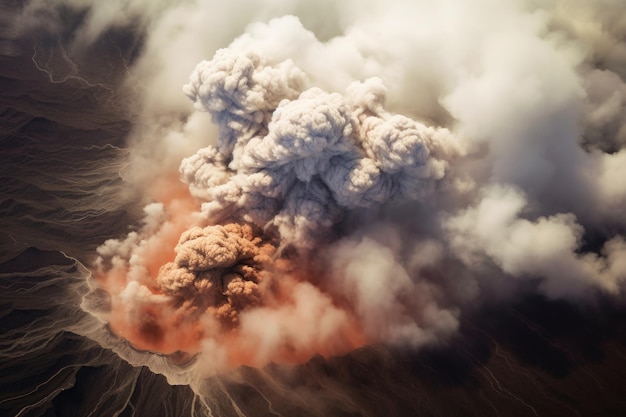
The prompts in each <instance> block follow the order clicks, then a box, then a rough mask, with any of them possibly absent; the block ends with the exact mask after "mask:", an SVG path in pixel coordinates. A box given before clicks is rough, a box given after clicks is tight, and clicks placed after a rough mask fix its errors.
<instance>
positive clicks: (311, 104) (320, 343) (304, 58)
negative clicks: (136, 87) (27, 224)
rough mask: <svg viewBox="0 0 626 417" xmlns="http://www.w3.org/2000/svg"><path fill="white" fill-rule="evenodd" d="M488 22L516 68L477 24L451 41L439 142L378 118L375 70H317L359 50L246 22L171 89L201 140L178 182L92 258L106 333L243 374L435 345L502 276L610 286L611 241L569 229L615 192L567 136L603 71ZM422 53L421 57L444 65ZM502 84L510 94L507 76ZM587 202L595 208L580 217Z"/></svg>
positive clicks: (534, 24) (620, 272) (293, 22)
mask: <svg viewBox="0 0 626 417" xmlns="http://www.w3.org/2000/svg"><path fill="white" fill-rule="evenodd" d="M498 10H499V12H500V13H502V15H503V16H508V18H509V19H511V20H512V21H515V22H516V23H518V24H519V25H520V27H521V28H522V29H520V31H518V32H516V33H515V34H509V33H508V32H507V33H505V34H504V35H502V36H504V38H505V39H506V37H507V36H509V37H511V39H510V41H511V42H513V41H515V42H517V43H518V44H519V46H520V48H521V49H520V50H521V54H522V55H521V56H522V57H523V55H524V53H527V54H528V55H529V56H531V57H533V58H534V59H535V62H534V65H533V66H532V67H529V66H528V65H527V63H526V62H525V61H522V60H521V59H522V58H519V59H518V58H517V57H510V59H507V60H502V61H493V56H495V55H496V54H499V53H501V42H502V40H501V39H500V36H498V37H493V36H492V35H491V32H489V31H486V32H484V33H480V34H479V35H478V36H480V37H483V38H482V40H481V42H484V43H483V44H480V43H479V44H477V45H466V47H467V51H466V52H467V53H471V52H472V50H473V48H479V50H480V53H481V54H482V56H483V58H482V59H481V60H479V61H478V63H476V64H475V65H477V67H476V68H474V69H473V71H474V72H475V73H474V74H473V75H470V74H469V73H468V74H463V75H460V74H456V75H454V74H451V73H447V74H446V73H445V71H449V70H450V68H448V67H447V65H448V64H447V63H445V62H441V63H439V64H438V65H442V70H444V71H443V73H442V74H443V75H442V80H441V82H442V83H443V86H442V87H441V88H442V91H441V92H440V94H442V95H443V97H442V98H441V99H440V100H439V102H440V103H441V105H443V106H444V108H443V109H441V108H440V109H439V110H438V111H433V112H431V116H434V118H435V119H440V120H443V121H445V120H449V119H456V124H452V127H453V129H452V130H450V129H449V128H445V127H439V126H437V125H436V124H433V123H432V122H426V121H420V120H416V119H413V118H411V117H408V116H406V115H403V114H401V113H394V112H392V111H390V110H388V109H387V107H386V106H387V104H386V102H387V99H388V95H389V94H390V90H389V89H388V88H387V87H386V85H385V78H388V79H390V80H391V81H392V82H393V77H390V76H389V74H387V73H386V72H385V71H384V70H383V69H382V68H378V70H377V71H369V70H370V69H371V68H374V67H372V65H365V64H364V66H363V68H362V70H360V71H361V73H362V78H361V79H358V78H357V79H352V80H351V79H350V78H349V77H344V78H345V79H343V80H342V83H341V84H340V83H339V82H337V81H333V80H330V79H328V78H327V77H326V76H325V74H324V72H323V71H321V70H319V68H316V64H315V62H316V61H315V59H323V58H324V57H330V56H333V54H336V53H337V50H340V51H344V52H345V53H348V52H349V53H352V54H357V52H358V54H361V56H360V57H357V58H354V59H355V60H357V61H358V60H359V59H361V60H366V57H365V52H364V51H363V50H362V48H365V46H364V45H363V44H362V43H363V42H365V43H367V42H366V41H365V40H364V39H362V38H360V37H359V36H356V35H351V34H349V35H345V36H344V37H339V38H337V39H336V41H334V42H329V43H327V44H325V43H323V42H321V41H319V40H318V39H316V38H315V36H314V35H313V34H312V33H311V32H309V31H308V30H306V29H305V28H304V27H303V26H302V24H301V23H300V21H299V20H298V19H297V18H295V17H293V16H286V17H283V18H280V19H274V20H271V21H270V22H269V23H267V24H255V25H252V26H250V28H249V29H248V32H247V33H246V34H244V35H243V36H241V37H240V38H238V39H236V40H235V41H233V42H232V44H231V45H230V46H229V47H228V48H222V49H218V50H217V51H216V52H215V53H214V56H213V58H212V59H211V60H209V61H202V62H200V63H199V64H197V66H196V67H195V69H194V70H193V71H192V73H191V75H190V77H189V81H188V82H187V83H186V84H185V85H184V86H183V88H182V90H183V92H184V94H185V95H186V96H187V97H188V98H189V99H190V100H191V101H192V102H193V105H194V108H195V110H196V112H197V113H196V114H201V113H208V114H209V115H210V117H211V121H212V122H213V123H214V125H215V126H217V129H218V130H217V141H216V142H214V143H213V144H209V145H208V146H203V147H201V148H200V149H199V150H197V151H196V153H195V154H194V155H191V156H188V157H186V158H184V159H183V161H182V163H181V164H180V167H179V171H180V178H181V180H182V183H183V184H184V185H186V187H185V188H181V186H182V184H178V185H174V183H172V182H171V180H168V181H164V182H163V185H161V186H159V185H155V184H152V185H151V187H150V189H151V190H153V191H151V193H152V194H153V195H154V196H155V198H156V200H157V203H153V204H152V205H150V206H148V207H147V208H146V213H147V214H146V219H145V220H144V227H143V228H142V229H141V230H139V231H134V232H131V233H130V234H129V235H128V236H127V237H126V238H122V239H118V240H110V241H107V242H106V243H105V244H104V245H102V246H101V247H100V249H99V250H98V251H99V254H100V256H99V258H98V261H97V262H96V266H97V268H96V278H97V279H96V286H98V287H102V288H104V289H105V291H106V293H108V296H109V297H110V305H111V307H110V311H106V312H103V313H102V314H103V318H104V319H105V321H107V322H108V323H109V326H110V328H111V330H112V331H113V332H114V333H116V334H118V335H120V336H121V337H123V338H125V339H126V340H128V341H129V342H130V343H131V345H133V346H134V347H136V348H138V349H145V350H150V351H155V352H160V353H166V354H173V353H175V352H185V353H187V354H195V353H202V354H206V352H211V353H210V354H209V355H210V356H211V357H214V358H215V357H218V358H220V359H219V360H217V361H211V360H207V363H213V362H214V363H215V366H218V365H217V364H218V363H219V364H220V365H219V366H222V367H223V366H226V367H231V366H236V365H239V364H252V365H255V366H262V365H265V364H267V363H268V362H270V361H272V362H293V361H302V360H306V359H308V358H310V357H311V356H312V355H315V354H324V355H336V354H342V353H346V352H348V351H350V350H352V349H354V348H356V347H358V346H361V345H363V344H371V343H377V342H384V343H386V344H392V345H393V344H398V345H407V344H408V345H411V346H417V345H421V344H424V343H429V342H434V341H439V340H442V339H444V338H445V337H446V336H448V335H450V334H452V333H453V332H454V330H455V329H456V328H457V327H458V318H459V311H460V309H461V308H462V307H463V305H464V304H466V303H471V302H472V300H473V299H475V298H476V297H478V296H480V292H479V288H480V287H485V288H491V289H490V291H496V293H506V292H507V291H509V289H510V288H511V287H512V285H511V283H510V280H509V279H507V277H509V278H519V279H520V280H521V281H524V280H528V279H530V280H538V281H537V288H538V290H539V291H540V292H542V293H543V294H545V295H547V296H549V297H562V296H563V297H571V298H581V297H583V296H584V294H585V293H586V292H588V291H589V289H590V288H598V289H600V290H603V291H607V292H610V293H619V292H620V291H621V285H622V284H621V283H622V280H623V277H624V272H625V266H624V264H623V261H621V259H623V257H624V255H625V254H626V244H624V240H623V239H622V238H621V237H620V236H619V235H615V236H610V237H608V238H606V239H605V242H604V244H603V247H602V249H601V250H600V251H599V252H589V253H585V252H582V251H581V250H580V249H581V245H582V241H583V234H584V230H585V226H584V225H583V223H586V224H597V223H598V222H600V223H601V222H602V221H603V220H602V218H603V217H604V218H608V219H611V221H617V222H618V223H620V222H621V221H622V219H621V218H619V217H620V215H619V214H617V213H616V212H615V207H616V206H615V204H617V201H618V200H615V199H616V198H618V199H619V198H621V197H618V196H621V195H623V193H622V190H621V189H615V188H614V185H610V184H613V183H612V182H611V181H612V180H611V178H613V177H614V176H615V175H618V174H617V172H618V171H620V168H619V167H617V165H616V164H615V163H613V162H612V161H614V160H615V161H616V160H618V159H621V157H622V155H621V153H620V152H618V153H615V154H603V153H600V152H599V151H598V150H595V149H593V146H594V144H593V143H591V144H590V145H589V146H590V148H591V149H590V150H588V151H584V150H583V149H582V148H581V147H580V146H579V145H578V143H577V134H576V129H577V128H578V125H579V124H578V122H577V120H578V119H577V114H578V112H579V109H581V108H583V107H584V106H583V103H582V98H583V97H584V82H583V81H581V80H588V81H585V82H588V84H587V85H588V86H593V85H596V84H598V83H600V84H602V83H603V81H602V80H601V79H600V78H602V77H603V76H600V75H599V74H598V73H597V71H596V70H592V71H586V67H585V65H583V62H584V57H583V56H581V54H580V52H578V51H577V50H576V44H575V42H574V41H571V42H572V43H570V44H569V45H568V46H567V47H561V45H560V44H559V43H558V42H556V41H555V40H553V39H551V38H542V37H541V34H540V30H539V29H540V28H541V27H542V26H541V25H540V23H542V24H545V22H543V21H542V20H541V19H539V18H538V17H537V16H535V15H527V14H524V13H522V12H521V11H520V10H517V9H515V8H508V7H502V8H498ZM488 24H489V25H493V26H494V27H493V28H492V29H493V30H494V31H496V32H497V31H498V30H500V29H498V28H499V26H498V25H499V23H497V22H494V21H489V22H488ZM554 24H557V23H554ZM286 35H288V38H290V39H292V41H290V42H291V44H288V43H286V42H287V41H286V39H285V36H286ZM575 35H576V34H575V33H573V34H572V36H575ZM441 42H443V43H442V46H441V47H442V49H441V50H438V51H433V52H432V53H433V54H434V56H437V57H440V58H441V59H443V58H444V56H442V55H441V54H445V53H448V52H447V49H446V48H449V45H447V44H446V42H447V40H446V39H443V40H441ZM481 45H482V46H481ZM368 47H369V48H371V50H370V53H371V54H372V56H377V54H382V51H378V52H373V51H376V46H375V45H374V44H369V45H368ZM360 48H361V49H360ZM480 48H482V49H480ZM289 51H291V52H292V53H293V59H292V58H291V57H290V56H289V54H288V52H289ZM358 54H357V55H358ZM313 57H315V59H314V58H313ZM445 58H446V59H449V58H451V57H449V56H445ZM462 58H463V54H459V56H458V57H455V58H454V59H459V60H460V61H459V62H458V63H459V65H460V64H463V60H462ZM524 59H527V58H524ZM364 62H365V61H364ZM341 65H342V64H340V66H339V69H341V68H342V67H341ZM463 65H466V64H463ZM307 69H308V71H310V72H308V71H307ZM469 70H470V68H469V67H468V71H469ZM332 71H334V70H332ZM377 72H379V73H380V75H382V77H379V76H376V73H377ZM337 73H338V74H341V71H339V70H337ZM369 73H371V74H369ZM518 73H519V74H518ZM516 74H517V76H519V77H521V79H522V80H524V82H525V83H527V84H528V85H527V86H526V87H525V90H524V91H526V92H524V91H517V89H520V88H521V87H518V86H517V85H516V84H517V82H516V81H515V80H514V79H511V80H508V81H507V79H508V78H510V77H513V76H516ZM338 78H339V79H341V77H338ZM610 80H613V81H615V79H614V77H613V78H611V77H609V78H607V82H613V81H610ZM548 90H550V91H551V93H550V94H549V95H546V96H543V94H544V93H545V92H546V91H548ZM180 94H182V93H180ZM394 94H396V97H395V98H394V100H395V101H396V102H398V101H399V100H400V101H401V99H402V98H401V97H400V98H398V97H397V94H398V93H397V91H395V92H394ZM594 97H595V98H594V99H593V100H592V101H591V102H589V103H588V104H587V106H591V107H593V106H594V104H593V103H597V102H598V100H601V99H600V96H598V93H595V95H594ZM470 99H471V100H472V102H468V100H470ZM499 103H507V105H506V106H504V107H503V109H500V107H502V106H501V104H499ZM538 106H539V109H537V107H538ZM594 111H595V113H594V114H596V116H593V117H592V116H590V117H591V119H589V123H590V127H589V129H591V128H592V126H594V123H597V120H598V117H600V116H598V115H597V113H598V112H599V111H600V110H594ZM438 113H439V114H438ZM444 113H447V116H445V115H443V114H444ZM487 115H488V117H487ZM194 117H196V116H195V114H192V113H190V114H189V116H188V119H189V120H190V122H189V123H190V124H191V120H193V119H194ZM527 127H528V128H527ZM183 129H188V128H187V127H184V128H183ZM590 137H591V136H589V138H590ZM589 140H591V139H589ZM600 146H606V145H602V144H600ZM489 170H490V171H491V173H489ZM583 170H585V171H587V173H586V174H585V173H583ZM159 175H164V174H159ZM168 175H169V174H168ZM556 184H559V185H558V188H557V190H556V191H554V192H547V191H546V190H548V189H550V190H552V189H553V187H554V186H556ZM171 188H175V189H178V191H176V192H172V191H171V190H170V189H171ZM155 190H157V192H155ZM158 190H160V191H158ZM568 190H572V191H571V193H567V192H566V191H568ZM590 196H593V197H594V198H597V199H600V200H604V201H607V202H609V204H607V205H606V206H605V207H603V208H597V209H595V208H594V209H590V208H588V207H585V206H584V205H582V204H581V203H580V201H581V200H580V198H589V197H590ZM528 205H531V207H533V208H531V209H525V207H527V206H528ZM407 209H409V210H412V213H415V214H410V212H409V213H407V212H406V210H407ZM403 210H404V213H403V214H400V213H402V211H403ZM525 210H530V211H525ZM602 210H605V211H602ZM396 213H397V214H396ZM417 213H419V214H417ZM416 216H418V217H416ZM579 216H580V217H579ZM581 221H582V222H583V223H581ZM403 228H406V229H407V230H414V231H415V232H416V233H413V234H411V235H407V234H406V232H405V231H403V230H402V229H403ZM464 269H465V270H469V271H472V272H470V273H467V272H463V273H460V272H459V271H462V270H464ZM479 271H480V272H479ZM482 271H485V272H482ZM455 275H458V277H457V278H453V276H455ZM485 277H488V278H485ZM296 318H297V319H296ZM208 367H209V368H210V367H211V366H208Z"/></svg>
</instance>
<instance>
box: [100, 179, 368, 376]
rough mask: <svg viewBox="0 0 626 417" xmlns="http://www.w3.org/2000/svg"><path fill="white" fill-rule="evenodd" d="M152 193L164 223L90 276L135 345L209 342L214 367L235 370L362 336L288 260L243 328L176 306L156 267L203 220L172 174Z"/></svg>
mask: <svg viewBox="0 0 626 417" xmlns="http://www.w3.org/2000/svg"><path fill="white" fill-rule="evenodd" d="M149 191H150V195H151V196H152V197H153V198H154V199H155V200H157V201H160V202H161V203H163V205H164V207H165V208H166V212H167V214H168V219H167V221H166V222H165V223H164V224H163V225H162V226H161V227H160V228H159V229H158V231H157V232H156V233H154V234H153V235H151V236H149V237H146V238H145V239H144V240H143V241H142V244H141V246H139V247H136V248H134V250H133V260H132V265H129V263H130V262H114V263H113V265H112V267H111V268H110V269H108V270H106V271H105V270H98V271H95V274H94V275H95V276H96V278H97V281H98V283H99V285H100V286H101V287H102V288H103V289H105V290H106V291H107V292H108V293H109V294H110V295H111V311H110V313H108V314H107V317H104V319H105V320H106V321H107V322H108V323H109V327H110V329H111V331H112V332H114V333H115V334H117V335H118V336H120V337H122V338H124V339H126V340H127V341H128V342H129V343H130V344H131V345H132V346H134V347H135V348H137V349H139V350H147V351H153V352H158V353H163V354H173V353H176V352H185V353H188V354H195V353H198V352H201V351H202V350H203V343H204V342H206V341H207V340H211V341H212V343H213V345H217V346H218V347H219V349H220V351H221V352H222V354H221V358H220V360H221V361H222V362H223V363H221V364H219V366H220V367H223V368H232V367H236V366H238V365H250V366H263V365H265V364H267V363H269V362H277V363H302V362H304V361H306V360H308V359H310V358H311V357H312V356H314V355H316V354H320V355H324V356H331V355H339V354H344V353H347V352H349V351H351V350H354V349H355V348H357V347H359V346H362V345H364V344H365V343H366V342H367V340H366V337H365V336H364V334H363V331H362V330H361V326H360V325H359V323H358V322H357V320H356V319H355V317H354V315H353V314H352V313H351V312H350V311H349V309H346V308H340V307H338V306H337V303H335V302H333V301H332V299H331V298H330V297H329V296H328V295H327V294H325V293H323V292H322V291H321V290H319V289H318V288H317V287H314V286H313V285H312V284H310V282H309V281H310V280H308V279H307V277H306V272H303V271H302V269H304V268H303V267H302V265H299V268H300V269H301V272H300V273H298V272H297V271H294V270H293V269H294V268H293V263H292V262H288V261H285V260H279V261H277V262H274V264H273V266H272V269H273V271H271V272H268V274H267V275H268V276H269V278H270V280H271V285H269V284H268V285H265V286H264V287H263V288H265V290H266V291H264V294H263V296H262V297H263V299H262V305H261V306H260V307H253V308H251V309H248V310H245V309H244V311H243V313H242V314H243V315H245V318H243V323H242V326H241V327H235V328H228V329H225V328H223V327H222V326H220V324H219V323H218V322H217V321H216V320H215V319H214V318H213V317H211V315H210V314H209V313H206V312H202V311H195V312H193V310H192V312H193V313H192V314H189V310H187V309H185V308H180V307H181V306H180V305H174V302H173V300H172V298H171V297H169V296H167V295H165V294H163V293H162V292H161V291H160V290H159V289H158V286H157V285H156V279H157V276H158V274H159V269H160V268H161V267H162V266H163V265H165V264H166V263H168V262H173V261H174V258H175V255H176V254H175V251H174V247H175V246H176V244H177V243H178V240H179V237H180V235H181V233H183V232H184V231H185V230H187V229H189V228H190V227H192V226H201V224H200V223H201V221H200V220H199V219H200V217H199V216H198V213H197V209H198V202H197V201H195V200H194V199H193V198H192V197H191V196H190V195H189V192H188V190H187V187H186V186H185V185H184V184H182V183H181V182H180V181H178V179H175V178H168V179H164V180H161V181H158V182H156V183H155V186H154V188H153V189H151V190H149ZM270 287H271V290H269V289H268V288H270ZM257 322H258V325H257ZM266 327H267V328H266Z"/></svg>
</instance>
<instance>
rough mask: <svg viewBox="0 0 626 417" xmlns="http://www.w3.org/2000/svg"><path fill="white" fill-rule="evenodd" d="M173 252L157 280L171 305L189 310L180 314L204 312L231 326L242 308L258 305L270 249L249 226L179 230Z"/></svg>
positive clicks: (269, 245) (272, 249)
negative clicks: (172, 301)
mask: <svg viewBox="0 0 626 417" xmlns="http://www.w3.org/2000/svg"><path fill="white" fill-rule="evenodd" d="M174 250H175V252H176V258H175V259H174V261H173V262H168V263H167V264H165V265H163V266H162V267H161V269H160V271H159V275H158V276H157V279H156V284H157V288H158V289H159V290H161V291H163V292H164V293H165V294H167V295H169V296H171V297H173V298H174V303H175V304H177V305H178V304H180V305H182V306H183V308H188V309H193V310H191V311H185V312H184V313H185V314H187V315H189V316H194V315H198V314H197V312H203V311H208V312H210V313H211V314H212V315H213V316H215V317H216V318H217V319H218V320H219V321H220V322H221V323H223V324H224V325H225V326H235V325H236V324H237V323H238V319H239V317H238V315H239V312H240V311H241V310H243V309H244V308H252V307H255V306H257V305H259V304H260V301H261V295H260V288H259V286H260V285H261V284H262V281H263V274H264V268H267V266H269V264H270V262H271V256H272V254H273V252H274V250H275V248H274V247H273V246H272V245H271V244H269V243H264V242H262V240H261V238H259V237H257V236H254V234H253V230H252V228H251V227H250V226H248V225H239V224H227V225H224V226H220V225H217V226H207V227H205V228H200V227H194V228H191V229H189V230H187V231H185V232H183V234H182V235H181V237H180V241H179V242H178V245H176V247H175V249H174ZM194 310H195V312H194Z"/></svg>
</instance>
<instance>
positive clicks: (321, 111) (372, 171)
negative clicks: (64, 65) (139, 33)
mask: <svg viewBox="0 0 626 417" xmlns="http://www.w3.org/2000/svg"><path fill="white" fill-rule="evenodd" d="M305 83H306V80H305V78H304V74H303V73H302V71H300V70H299V69H297V68H296V67H294V65H293V63H291V62H290V61H284V62H280V63H278V64H276V66H275V67H274V66H269V65H268V64H266V63H264V62H263V61H262V59H261V58H260V57H258V56H256V55H253V54H251V53H249V54H247V55H244V56H240V55H238V54H237V52H232V51H230V50H227V49H222V50H220V51H218V52H217V54H216V55H215V57H214V58H213V60H212V61H210V62H203V63H201V64H199V65H198V67H196V69H195V71H194V73H193V74H192V76H191V81H190V83H189V84H187V85H185V87H184V91H185V93H186V94H187V95H188V96H189V97H190V98H191V99H192V100H193V101H194V103H195V104H196V106H198V107H200V108H201V109H204V110H206V111H208V112H210V113H211V115H212V116H213V120H214V121H215V122H216V123H217V124H218V125H219V126H220V141H219V144H218V146H217V148H214V147H212V146H210V147H208V148H204V149H201V150H200V151H199V152H198V153H196V155H194V156H193V157H190V158H187V159H185V160H184V161H183V162H182V164H181V172H182V174H183V179H184V180H185V181H186V182H187V183H188V184H189V185H190V189H191V190H192V193H193V194H194V195H195V196H197V197H200V198H203V199H206V200H208V202H206V203H204V204H203V212H204V214H205V215H206V216H207V218H208V219H210V220H211V221H220V220H222V219H225V218H235V219H241V220H244V221H249V222H253V223H255V224H257V225H258V226H260V227H263V228H266V227H268V226H272V227H275V228H276V229H277V230H278V233H279V235H280V237H281V241H282V243H288V244H292V245H294V246H297V247H312V246H314V245H315V244H316V243H318V240H319V239H320V238H321V237H322V236H323V235H324V234H325V233H326V231H327V229H329V228H330V227H331V226H332V225H333V224H335V223H336V222H337V221H338V220H339V219H340V217H341V215H342V214H343V213H344V212H345V210H349V209H355V208H360V207H372V206H375V205H380V204H382V203H384V202H388V201H390V200H397V199H400V200H405V199H411V200H419V199H423V198H425V197H427V196H428V195H430V194H431V193H432V192H433V191H434V189H435V187H436V185H437V183H438V181H440V180H442V179H443V178H444V176H445V173H446V169H447V168H448V166H449V163H448V161H449V160H450V159H451V158H452V157H453V156H454V155H455V154H456V153H457V152H458V150H457V147H456V146H455V139H454V137H453V135H452V134H451V133H450V132H449V131H448V130H447V129H443V128H435V127H429V126H426V125H424V124H422V123H420V122H417V121H414V120H412V119H410V118H408V117H405V116H402V115H398V114H391V113H389V112H387V111H386V110H385V109H384V101H385V93H386V89H385V87H384V85H383V84H382V82H381V80H380V79H377V78H371V79H368V80H366V81H364V82H355V83H353V84H351V85H349V86H348V88H347V92H346V95H345V96H342V95H340V94H338V93H328V92H326V91H323V90H321V89H319V88H316V87H312V88H309V89H304V85H305ZM299 90H304V91H299Z"/></svg>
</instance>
